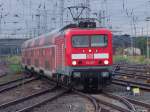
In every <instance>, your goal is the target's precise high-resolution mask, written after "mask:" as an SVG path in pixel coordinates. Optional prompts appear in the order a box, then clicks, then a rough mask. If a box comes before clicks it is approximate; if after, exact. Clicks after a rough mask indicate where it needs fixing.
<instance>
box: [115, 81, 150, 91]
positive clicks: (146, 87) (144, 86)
mask: <svg viewBox="0 0 150 112" xmlns="http://www.w3.org/2000/svg"><path fill="white" fill-rule="evenodd" d="M112 83H113V84H117V85H122V86H127V84H130V86H131V87H139V88H140V89H143V90H148V91H149V90H150V84H146V83H140V82H135V81H128V80H122V79H117V78H114V79H113V81H112Z"/></svg>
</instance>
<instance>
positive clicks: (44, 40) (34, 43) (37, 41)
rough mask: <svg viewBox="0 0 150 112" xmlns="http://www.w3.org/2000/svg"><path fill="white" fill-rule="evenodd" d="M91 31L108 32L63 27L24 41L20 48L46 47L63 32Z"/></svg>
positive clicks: (104, 29)
mask: <svg viewBox="0 0 150 112" xmlns="http://www.w3.org/2000/svg"><path fill="white" fill-rule="evenodd" d="M71 26H72V25H71ZM69 27H70V25H69ZM93 29H94V30H102V31H104V32H110V31H109V30H108V29H106V28H78V27H76V26H72V27H71V28H68V26H65V27H62V28H60V29H55V30H53V31H51V32H48V33H46V34H43V35H40V36H38V37H36V38H33V39H30V40H27V41H25V42H24V43H23V45H22V48H32V47H38V46H41V45H43V44H45V45H47V44H49V43H50V39H51V38H52V37H53V35H59V34H60V33H62V32H65V31H67V32H68V31H77V30H93Z"/></svg>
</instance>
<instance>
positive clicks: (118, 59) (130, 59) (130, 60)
mask: <svg viewBox="0 0 150 112" xmlns="http://www.w3.org/2000/svg"><path fill="white" fill-rule="evenodd" d="M113 60H114V62H115V63H116V62H121V61H124V62H127V63H136V64H150V59H146V58H145V56H121V55H116V56H114V57H113Z"/></svg>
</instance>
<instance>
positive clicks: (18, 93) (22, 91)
mask: <svg viewBox="0 0 150 112" xmlns="http://www.w3.org/2000/svg"><path fill="white" fill-rule="evenodd" d="M48 87H50V85H48V84H47V83H45V82H44V81H41V80H36V81H33V82H31V83H27V84H24V85H22V86H18V87H17V88H14V89H11V90H9V91H6V92H3V93H1V94H0V99H1V100H0V104H2V103H5V102H9V101H11V100H14V99H18V98H21V97H24V96H27V95H29V94H33V93H36V92H38V91H40V90H43V89H46V88H48Z"/></svg>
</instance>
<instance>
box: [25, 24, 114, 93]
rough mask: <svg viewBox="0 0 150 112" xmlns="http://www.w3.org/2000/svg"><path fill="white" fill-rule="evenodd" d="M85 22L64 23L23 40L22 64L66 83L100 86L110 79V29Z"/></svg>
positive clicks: (91, 86) (107, 82)
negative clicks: (83, 23)
mask: <svg viewBox="0 0 150 112" xmlns="http://www.w3.org/2000/svg"><path fill="white" fill-rule="evenodd" d="M82 26H83V25H82ZM86 26H88V28H87V27H84V28H83V27H80V26H77V25H68V26H66V27H64V28H62V29H59V30H55V31H53V32H50V33H48V34H45V35H41V36H39V37H37V38H34V39H31V40H28V41H26V42H25V43H24V44H23V45H22V66H23V67H24V68H25V69H26V70H30V71H32V72H38V73H40V74H42V75H46V76H48V77H50V78H51V79H53V80H57V81H58V82H61V83H64V84H67V85H72V86H75V87H79V88H84V89H95V90H97V89H98V88H101V89H102V88H103V87H104V86H105V85H107V84H109V83H110V82H111V79H112V75H111V66H112V33H111V31H110V30H107V29H105V28H91V27H89V26H91V23H90V24H87V23H86Z"/></svg>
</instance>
